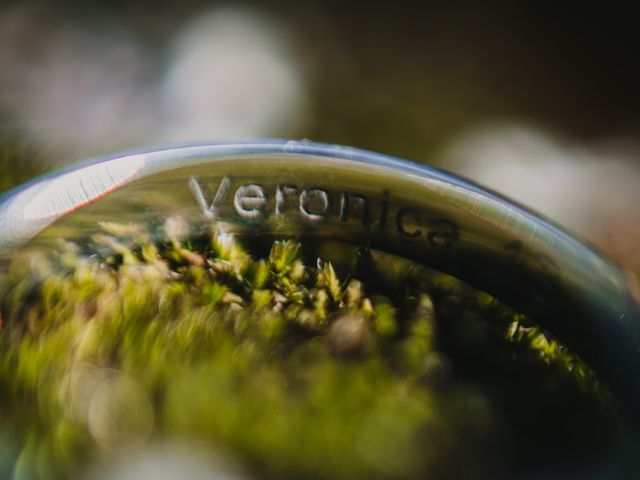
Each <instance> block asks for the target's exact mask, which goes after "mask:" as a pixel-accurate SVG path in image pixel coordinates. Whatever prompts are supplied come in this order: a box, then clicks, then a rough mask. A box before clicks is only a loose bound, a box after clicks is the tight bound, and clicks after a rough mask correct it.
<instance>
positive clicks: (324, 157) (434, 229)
mask: <svg viewBox="0 0 640 480" xmlns="http://www.w3.org/2000/svg"><path fill="white" fill-rule="evenodd" d="M171 215H181V216H183V217H185V218H187V219H189V221H190V222H192V223H197V222H200V223H202V224H203V225H204V224H211V222H216V223H217V224H219V225H220V226H221V228H224V229H225V230H227V231H230V232H233V233H236V234H239V235H250V236H254V235H261V236H265V237H268V236H274V237H279V238H282V237H296V238H316V239H325V240H337V241H342V242H348V243H351V244H355V245H363V246H369V247H371V248H373V249H377V250H380V251H383V252H387V253H391V254H394V255H397V256H401V257H404V258H409V259H412V260H415V261H418V262H420V263H423V264H425V265H427V266H430V267H433V268H436V269H438V270H440V271H443V272H445V273H448V274H451V275H453V276H455V277H457V278H459V279H461V280H463V281H465V282H467V283H468V284H470V285H472V286H474V287H477V288H478V289H481V290H483V291H486V292H488V293H490V294H492V295H494V296H495V297H496V298H498V299H500V300H501V301H503V302H505V303H506V304H508V305H510V306H512V307H514V308H515V309H517V310H518V311H520V312H522V313H524V314H526V315H528V316H530V317H531V318H532V319H534V320H535V321H537V322H538V323H539V324H540V325H541V326H543V327H544V328H546V329H548V330H549V331H550V332H552V333H553V334H554V335H555V336H557V337H558V338H559V339H560V340H562V341H563V342H564V343H566V344H567V345H568V346H570V347H571V348H572V349H573V350H574V351H575V352H576V353H578V354H579V355H580V356H581V357H582V359H583V360H584V361H585V362H586V363H587V364H588V365H589V366H590V367H591V368H593V370H594V371H596V372H597V373H598V374H599V375H600V378H601V379H602V380H603V381H604V382H605V383H606V384H607V385H608V386H609V387H610V388H611V390H612V392H613V393H614V394H615V395H616V396H617V397H618V398H619V399H620V401H621V403H622V405H623V406H624V407H625V410H626V412H627V413H628V415H629V416H630V417H631V418H632V421H633V422H634V423H635V424H636V425H640V422H639V417H640V414H638V413H637V410H639V409H638V406H640V376H638V375H637V373H636V372H637V367H638V366H640V314H639V310H640V309H639V308H638V305H637V304H636V302H635V301H634V300H633V299H632V296H631V295H630V293H629V287H628V285H627V282H626V281H625V277H624V276H623V275H622V274H621V273H620V272H619V271H618V270H617V269H616V268H615V267H613V266H612V265H611V264H609V263H608V262H607V261H606V260H604V259H603V258H602V257H601V256H599V255H598V254H597V253H595V252H594V251H593V250H591V249H590V248H589V247H587V246H585V245H584V244H583V243H581V242H580V241H578V240H576V239H575V238H573V237H572V236H570V235H569V234H567V233H566V232H564V231H563V230H562V229H560V228H558V227H557V226H555V225H553V224H552V223H550V222H549V221H547V220H545V219H542V218H541V217H539V216H538V215H536V214H534V213H532V212H531V211H529V210H527V209H526V208H524V207H522V206H519V205H517V204H515V203H513V202H511V201H510V200H508V199H506V198H503V197H501V196H499V195H498V194H496V193H493V192H490V191H487V190H485V189H483V188H481V187H479V186H478V185H475V184H473V183H471V182H469V181H467V180H463V179H461V178H459V177H456V176H454V175H451V174H449V173H445V172H443V171H440V170H437V169H435V168H432V167H429V166H426V165H422V164H417V163H413V162H409V161H405V160H400V159H398V158H394V157H391V156H387V155H383V154H378V153H373V152H368V151H364V150H359V149H354V148H348V147H342V146H334V145H325V144H318V143H313V142H308V141H300V142H298V141H284V140H259V141H247V142H236V143H225V144H222V143H221V144H205V145H189V146H177V147H168V148H164V149H157V150H153V151H137V152H131V153H127V154H121V155H117V156H114V157H109V158H103V159H98V160H92V161H89V162H85V163H83V164H79V165H76V166H73V167H70V168H67V169H65V170H61V171H57V172H54V173H52V174H49V175H47V176H44V177H40V178H38V179H36V180H34V181H32V182H30V183H28V184H25V185H23V186H21V187H18V188H17V189H14V190H12V191H10V192H8V193H6V194H4V195H3V196H2V197H0V259H1V258H2V257H3V256H4V257H5V258H7V257H8V256H9V255H10V253H11V251H12V250H14V249H16V248H19V247H21V246H23V245H25V244H27V243H29V242H32V243H33V242H35V243H44V244H46V242H48V241H49V240H50V239H53V238H56V237H61V236H62V237H64V238H67V239H69V240H76V241H80V242H81V241H82V240H83V239H88V238H90V237H91V235H93V234H95V233H98V232H99V230H100V226H99V223H100V222H118V223H127V222H153V221H154V220H155V219H163V218H167V217H168V216H171Z"/></svg>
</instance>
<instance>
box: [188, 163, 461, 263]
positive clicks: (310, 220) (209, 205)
mask: <svg viewBox="0 0 640 480" xmlns="http://www.w3.org/2000/svg"><path fill="white" fill-rule="evenodd" d="M232 183H233V179H232V177H231V176H230V175H225V176H224V177H222V179H221V180H220V182H219V183H218V184H217V186H216V185H211V184H210V183H208V182H204V181H202V180H201V179H198V178H196V177H191V178H190V179H189V181H188V187H189V190H190V191H191V193H192V194H193V197H194V199H195V200H196V203H197V205H198V207H199V208H200V210H201V211H202V213H203V215H204V216H205V217H206V218H208V219H210V220H222V219H224V220H228V218H223V213H222V212H227V213H226V215H228V214H229V213H228V212H229V208H231V211H232V212H233V214H234V215H235V216H236V217H237V218H238V219H240V220H242V221H244V222H246V223H252V224H260V223H263V222H265V221H267V220H268V219H270V218H271V217H272V216H273V217H275V218H276V219H277V218H279V217H280V218H282V217H285V216H287V217H292V216H297V217H298V218H299V219H300V220H301V221H302V222H304V223H305V224H307V225H310V226H314V227H319V226H321V225H323V224H325V222H326V221H328V220H334V221H337V222H352V223H353V222H355V223H356V224H357V225H359V226H361V227H364V228H368V229H371V230H377V231H378V232H383V231H387V230H389V229H393V230H394V231H395V232H396V233H397V234H398V235H399V236H401V237H403V238H405V239H410V240H424V241H426V242H428V244H429V245H430V246H431V247H432V248H433V249H436V250H442V251H447V250H453V249H454V248H455V247H456V244H457V241H458V235H459V232H458V226H457V225H456V224H455V223H453V222H451V221H449V220H447V219H444V218H432V217H429V216H428V215H427V214H426V213H425V212H422V211H420V210H419V209H417V208H414V207H411V206H398V205H393V204H392V203H391V201H390V196H389V192H388V191H384V192H382V193H381V195H380V198H377V197H376V198H371V197H368V196H366V195H364V194H361V193H358V192H351V191H333V190H330V189H326V188H320V187H306V188H302V187H300V186H296V185H290V184H286V185H283V184H280V185H276V186H275V188H274V189H272V190H268V189H267V188H265V187H264V186H262V185H259V184H257V183H245V184H241V185H237V186H234V187H235V188H233V189H232ZM225 206H226V207H228V208H227V209H226V210H225ZM332 217H333V218H332Z"/></svg>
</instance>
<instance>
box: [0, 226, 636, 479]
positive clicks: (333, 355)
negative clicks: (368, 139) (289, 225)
mask: <svg viewBox="0 0 640 480" xmlns="http://www.w3.org/2000/svg"><path fill="white" fill-rule="evenodd" d="M103 230H104V234H102V235H97V236H94V237H93V239H92V241H91V242H90V244H89V245H88V246H84V247H82V248H81V247H80V246H78V245H74V244H70V243H64V242H61V243H60V245H59V248H57V249H54V251H46V252H42V251H38V250H25V251H24V252H22V253H21V254H18V255H16V256H14V258H13V259H12V261H11V262H10V265H9V266H8V267H7V268H6V273H5V274H4V275H3V276H2V278H1V282H2V283H1V285H0V302H1V303H0V309H1V310H0V311H1V315H2V330H1V331H0V348H1V351H0V452H1V453H0V473H1V474H2V475H1V476H2V478H5V477H7V478H10V477H11V476H13V478H51V479H57V478H86V476H87V475H89V477H91V475H92V474H91V472H95V471H96V470H97V471H100V470H101V469H107V470H108V469H109V466H110V465H112V464H113V463H115V462H116V461H120V460H122V459H123V458H127V457H132V456H135V455H138V454H140V452H144V451H145V450H148V449H150V448H154V446H157V445H167V444H169V445H175V444H176V443H177V444H180V445H194V444H196V443H197V445H199V447H198V448H201V449H203V450H204V451H205V452H209V453H208V454H211V455H213V452H216V453H215V455H216V458H221V459H222V460H220V462H222V463H223V464H225V465H226V464H230V463H234V464H238V465H240V467H238V468H239V470H238V472H239V473H238V472H237V473H236V474H237V475H238V476H239V477H240V478H245V477H248V478H445V479H446V478H452V479H454V478H455V479H458V478H512V477H514V476H524V475H547V474H555V475H557V474H566V473H571V474H572V475H578V476H579V475H580V474H581V473H586V472H605V473H606V472H609V473H610V472H618V471H619V469H621V468H623V466H621V465H623V463H624V459H623V457H624V451H625V448H626V447H627V446H628V445H629V444H630V442H631V437H630V434H629V432H627V431H626V430H625V427H624V424H623V422H622V421H621V420H620V418H619V416H618V409H617V405H616V402H615V400H614V399H613V398H612V397H611V396H610V394H609V393H608V392H607V390H606V388H605V387H604V386H603V385H601V384H600V383H599V382H598V380H597V378H596V376H595V375H594V374H593V373H592V372H591V371H590V370H589V369H588V368H587V367H586V366H585V365H584V364H583V363H582V362H581V361H580V360H579V358H577V357H576V356H575V355H573V354H572V353H571V352H569V351H568V350H567V349H566V348H565V347H563V346H562V345H561V344H560V343H558V342H557V341H555V340H554V339H553V338H552V337H551V336H550V335H549V334H547V333H546V332H544V331H542V330H541V329H539V328H538V327H536V326H535V325H533V324H531V322H530V321H529V320H528V319H527V318H526V317H524V316H522V315H520V314H518V313H516V312H514V311H512V310H510V309H509V308H507V307H506V306H504V305H502V304H500V303H499V302H498V301H496V300H495V299H493V298H492V297H490V296H488V295H486V294H483V293H481V292H477V291H474V290H473V289H471V288H469V287H468V286H466V285H464V284H462V283H461V282H458V281H456V280H455V279H453V278H451V277H448V276H445V275H443V274H440V273H437V272H434V271H431V270H428V269H426V268H425V267H422V266H419V265H416V264H413V263H410V262H407V261H406V260H401V259H398V258H392V257H389V256H386V255H383V254H380V253H378V252H372V251H370V250H368V249H366V248H360V249H352V250H351V251H346V253H345V252H342V254H339V255H338V254H336V255H332V254H331V252H332V251H334V250H335V248H333V250H331V249H326V248H325V250H322V249H321V248H316V247H314V246H309V245H305V244H303V243H301V242H296V241H290V240H289V241H287V240H275V241H273V242H272V241H271V240H265V241H263V242H262V243H263V245H262V247H256V246H255V245H245V246H243V245H241V242H239V241H238V240H236V239H234V237H233V236H231V235H229V234H226V233H222V232H220V231H217V230H216V228H215V226H212V227H211V228H210V229H205V230H200V231H199V232H198V233H197V234H194V233H193V231H192V230H191V229H190V228H189V226H188V225H187V224H186V223H185V222H184V221H183V220H182V219H180V218H170V219H168V220H167V221H166V223H165V224H164V225H162V226H160V227H159V228H158V229H156V230H154V231H153V232H149V231H146V230H144V229H143V228H141V227H140V226H136V225H115V224H104V225H103ZM265 245H266V247H265ZM326 257H332V258H331V260H332V261H328V260H327V258H326ZM163 448H164V447H163ZM621 452H622V453H621ZM208 454H207V455H208ZM232 459H233V460H232ZM216 468H222V467H220V466H218V467H216ZM87 472H89V473H87ZM91 478H93V477H91ZM109 478H111V477H109ZM545 478H546V477H545ZM563 478H564V477H563ZM576 478H579V477H576ZM580 478H584V477H580Z"/></svg>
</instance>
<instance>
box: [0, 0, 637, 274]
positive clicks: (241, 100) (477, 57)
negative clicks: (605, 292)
mask: <svg viewBox="0 0 640 480" xmlns="http://www.w3.org/2000/svg"><path fill="white" fill-rule="evenodd" d="M559 3H560V2H526V3H524V2H507V1H504V2H488V3H487V2H470V1H469V2H422V3H421V4H419V5H418V4H417V2H375V1H369V2H349V3H348V2H341V1H326V0H315V1H297V2H294V1H290V2H287V1H281V0H275V1H274V0H272V1H270V2H250V1H249V2H241V3H239V2H224V3H219V2H204V1H200V0H186V1H185V0H183V1H178V0H175V1H167V2H157V1H156V2H134V1H111V2H99V1H97V0H85V1H82V2H80V1H59V2H47V3H45V2H35V1H14V2H12V1H6V0H4V1H2V3H0V65H1V66H2V67H1V68H0V164H1V165H2V166H3V167H2V168H3V170H1V172H2V173H0V175H1V177H0V190H3V189H6V188H8V187H9V186H11V185H13V184H15V183H16V182H17V181H19V180H23V179H25V178H28V177H29V176H31V175H33V174H35V173H36V172H39V171H42V170H46V169H50V168H53V167H55V166H59V165H63V164H68V163H71V162H74V161H78V160H81V159H84V158H87V157H91V156H96V155H102V154H108V153H111V152H114V151H119V150H123V149H128V148H134V147H140V146H147V145H156V144H166V143H175V142H189V141H201V140H214V139H223V138H240V137H256V136H278V137H287V138H309V139H312V140H316V141H322V142H329V143H339V144H345V145H351V146H357V147H362V148H367V149H373V150H377V151H382V152H386V153H390V154H394V155H399V156H402V157H407V158H411V159H414V160H417V161H420V162H424V163H429V164H432V165H436V166H439V167H442V168H445V169H448V170H452V171H454V172H457V173H460V174H462V175H464V176H466V177H469V178H471V179H473V180H475V181H477V182H479V183H481V184H484V185H487V186H490V187H492V188H494V189H496V190H498V191H500V192H503V193H504V194H506V195H508V196H510V197H512V198H515V199H517V200H519V201H521V202H522V203H524V204H526V205H528V206H530V207H532V208H534V209H536V210H538V211H540V212H542V213H544V214H546V215H547V216H549V217H551V218H552V219H554V220H556V221H557V222H559V223H561V224H562V225H564V226H566V227H568V228H569V229H571V230H573V231H576V232H578V233H579V234H580V235H582V236H584V237H586V238H587V239H589V240H590V241H591V242H593V243H594V244H596V245H597V246H599V247H600V248H601V249H603V250H605V251H606V252H608V253H609V255H610V256H611V257H612V258H614V259H615V260H616V261H617V262H618V263H620V264H621V265H623V266H624V267H625V268H627V269H629V270H631V271H635V272H640V253H639V252H638V249H637V248H636V246H637V245H640V212H639V209H638V204H639V200H640V188H638V187H640V136H639V135H638V134H639V133H640V68H639V67H640V62H639V60H638V58H639V55H638V52H639V51H640V49H639V48H638V47H640V39H639V38H640V37H639V36H638V32H637V17H636V16H635V15H633V14H632V10H631V8H628V9H625V8H624V7H623V6H621V5H620V4H616V5H613V4H611V5H610V4H604V3H599V4H595V5H590V4H589V3H588V2H575V3H563V4H562V5H560V4H559Z"/></svg>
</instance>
